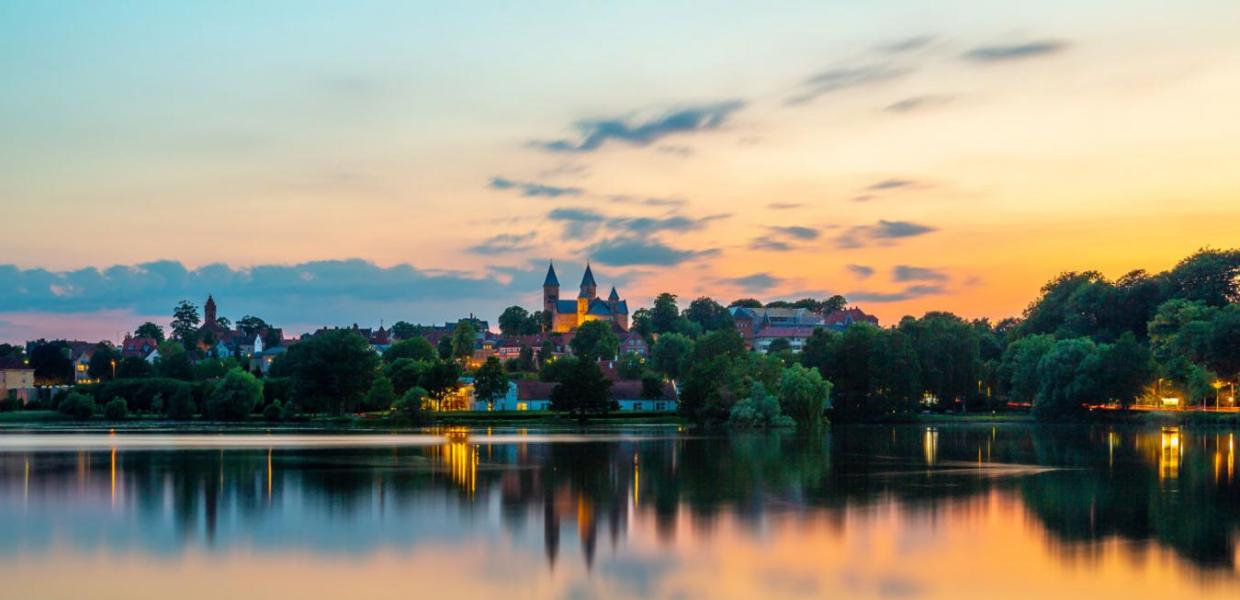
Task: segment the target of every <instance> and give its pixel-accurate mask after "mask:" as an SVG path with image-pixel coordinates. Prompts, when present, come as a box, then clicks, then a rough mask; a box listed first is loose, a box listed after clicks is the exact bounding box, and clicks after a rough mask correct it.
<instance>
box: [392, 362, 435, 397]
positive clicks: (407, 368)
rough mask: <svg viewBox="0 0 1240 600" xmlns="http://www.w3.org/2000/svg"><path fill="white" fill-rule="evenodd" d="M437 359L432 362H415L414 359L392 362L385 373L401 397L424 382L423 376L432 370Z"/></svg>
mask: <svg viewBox="0 0 1240 600" xmlns="http://www.w3.org/2000/svg"><path fill="white" fill-rule="evenodd" d="M436 360H437V359H432V360H414V359H412V358H400V359H397V360H396V361H394V362H392V363H391V364H389V365H388V366H387V369H385V373H386V375H387V378H388V380H389V381H391V382H392V388H393V390H395V392H396V393H397V394H399V395H403V394H404V393H405V392H407V391H409V390H411V389H413V388H415V387H418V385H419V383H420V382H421V380H422V374H423V373H426V372H427V371H428V370H430V367H431V364H432V363H434V362H436Z"/></svg>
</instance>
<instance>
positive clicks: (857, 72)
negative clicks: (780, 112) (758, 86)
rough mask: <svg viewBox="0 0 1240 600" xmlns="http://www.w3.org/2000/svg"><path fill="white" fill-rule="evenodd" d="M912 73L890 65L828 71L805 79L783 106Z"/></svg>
mask: <svg viewBox="0 0 1240 600" xmlns="http://www.w3.org/2000/svg"><path fill="white" fill-rule="evenodd" d="M912 72H913V69H911V68H907V67H893V66H890V65H866V66H860V67H840V68H836V69H829V70H826V71H823V72H821V73H818V74H816V75H814V76H812V77H810V78H809V79H806V80H805V82H804V83H802V84H801V86H800V89H799V90H798V91H797V92H796V94H795V95H793V96H792V97H790V98H788V99H787V100H786V101H785V104H805V103H807V102H810V101H812V100H815V99H817V98H818V97H820V96H824V95H826V94H831V93H834V92H839V91H843V90H847V89H851V88H855V87H861V86H865V85H871V84H875V83H881V82H884V81H891V80H893V79H898V78H900V77H904V76H905V75H908V74H909V73H912Z"/></svg>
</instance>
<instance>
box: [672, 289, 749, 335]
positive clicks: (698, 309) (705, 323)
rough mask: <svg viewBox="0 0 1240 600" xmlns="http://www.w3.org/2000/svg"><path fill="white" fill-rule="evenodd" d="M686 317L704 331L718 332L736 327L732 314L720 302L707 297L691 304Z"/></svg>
mask: <svg viewBox="0 0 1240 600" xmlns="http://www.w3.org/2000/svg"><path fill="white" fill-rule="evenodd" d="M684 317H685V318H686V319H688V320H690V321H693V322H694V323H697V324H698V325H699V326H700V327H701V328H702V331H716V330H719V329H728V328H733V327H735V326H736V325H735V323H734V322H733V320H732V314H731V313H729V312H728V309H726V308H724V307H723V306H722V305H721V304H719V303H718V302H715V301H714V300H712V299H710V298H707V297H705V296H703V297H701V298H698V299H697V300H694V301H693V302H690V303H689V308H687V309H685V312H684Z"/></svg>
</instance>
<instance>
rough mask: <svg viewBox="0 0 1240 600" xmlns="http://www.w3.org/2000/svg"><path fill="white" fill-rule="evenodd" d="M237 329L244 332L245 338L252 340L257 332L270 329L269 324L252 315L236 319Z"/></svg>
mask: <svg viewBox="0 0 1240 600" xmlns="http://www.w3.org/2000/svg"><path fill="white" fill-rule="evenodd" d="M237 329H238V330H240V331H241V333H244V334H245V337H246V339H249V340H253V339H254V338H256V337H258V335H259V334H261V333H263V332H264V331H267V330H268V329H271V325H268V324H267V322H266V321H264V320H262V319H260V318H258V317H256V316H254V315H246V316H244V317H241V319H240V320H239V321H237Z"/></svg>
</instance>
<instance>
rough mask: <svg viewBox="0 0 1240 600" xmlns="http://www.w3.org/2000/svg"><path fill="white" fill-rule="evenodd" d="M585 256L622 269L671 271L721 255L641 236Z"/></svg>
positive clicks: (602, 245)
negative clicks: (636, 267) (637, 267)
mask: <svg viewBox="0 0 1240 600" xmlns="http://www.w3.org/2000/svg"><path fill="white" fill-rule="evenodd" d="M586 252H587V253H588V254H589V256H590V258H591V259H592V260H594V261H597V262H600V263H603V264H605V265H612V266H619V267H624V266H633V265H654V266H664V267H670V266H676V265H679V264H681V263H684V262H688V261H690V260H694V259H697V258H703V257H707V256H715V255H717V254H719V250H718V249H717V248H709V249H705V250H682V249H679V248H674V247H672V246H669V245H667V244H665V243H663V242H660V241H658V240H654V239H649V238H644V237H638V236H619V237H613V238H609V239H605V240H602V241H600V242H598V243H596V244H593V245H591V246H589V247H588V248H586Z"/></svg>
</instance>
